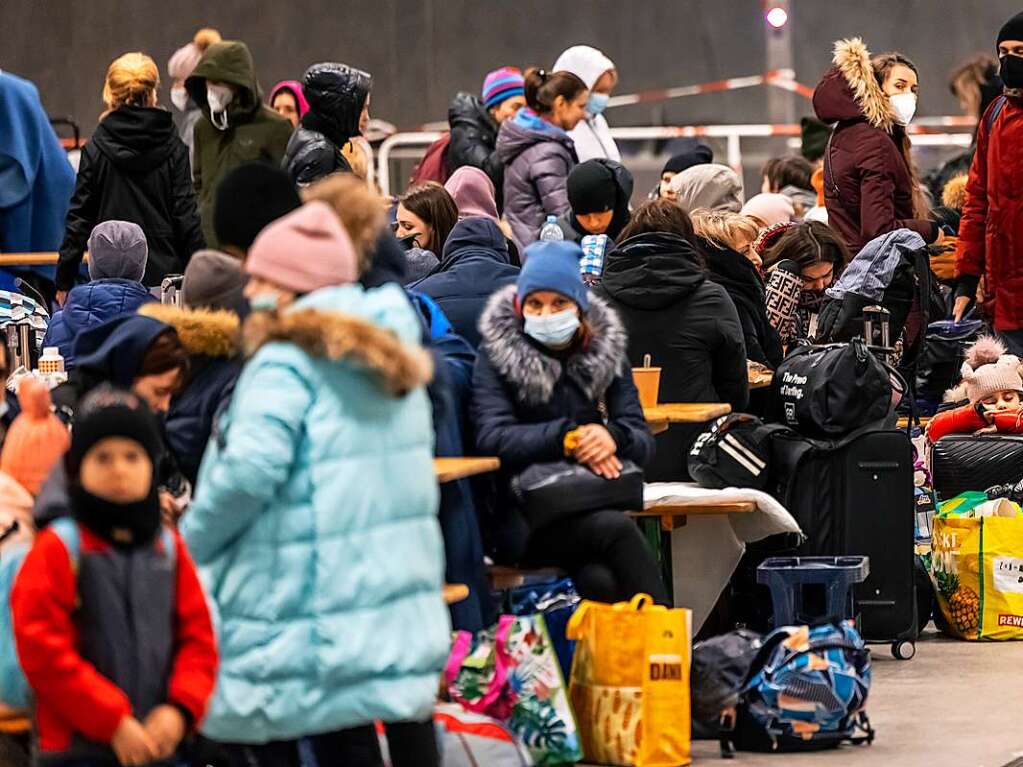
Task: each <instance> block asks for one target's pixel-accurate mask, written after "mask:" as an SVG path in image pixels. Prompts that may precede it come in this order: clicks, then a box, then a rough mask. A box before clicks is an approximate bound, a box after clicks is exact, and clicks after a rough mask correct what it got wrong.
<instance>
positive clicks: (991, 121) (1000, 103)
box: [985, 93, 1008, 131]
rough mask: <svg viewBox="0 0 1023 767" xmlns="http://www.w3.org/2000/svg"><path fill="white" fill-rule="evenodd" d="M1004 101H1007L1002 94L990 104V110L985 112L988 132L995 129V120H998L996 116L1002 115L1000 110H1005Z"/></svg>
mask: <svg viewBox="0 0 1023 767" xmlns="http://www.w3.org/2000/svg"><path fill="white" fill-rule="evenodd" d="M1006 101H1008V98H1007V97H1006V95H1005V94H1004V93H1003V94H1002V95H1001V96H999V97H998V98H996V99H995V100H994V102H993V103H992V104H991V108H990V109H988V111H987V120H985V122H986V123H987V129H988V131H990V130H991V129H992V128H993V127H995V120H997V119H998V115H1000V114H1001V113H1002V109H1004V108H1005V102H1006Z"/></svg>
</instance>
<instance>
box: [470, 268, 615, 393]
mask: <svg viewBox="0 0 1023 767" xmlns="http://www.w3.org/2000/svg"><path fill="white" fill-rule="evenodd" d="M515 290H516V288H515V286H514V285H508V286H506V287H504V288H502V289H501V290H498V291H497V292H496V293H494V295H492V296H491V297H490V300H489V301H488V302H487V308H486V309H485V310H484V312H483V315H482V316H481V317H480V333H481V335H482V338H483V341H482V346H483V350H484V351H485V352H486V354H487V356H488V357H489V358H490V362H491V364H492V365H493V366H494V369H495V370H496V371H497V373H498V375H500V376H501V377H502V378H503V379H504V380H505V381H507V382H508V383H509V384H510V385H511V386H512V388H513V389H514V390H515V396H516V398H517V399H518V400H519V402H520V403H522V404H524V405H527V406H531V407H532V406H536V405H541V404H543V403H545V402H548V401H550V398H551V396H552V395H553V394H554V387H555V386H556V385H557V383H558V381H559V380H560V379H561V376H562V372H563V370H564V372H565V373H566V374H567V375H568V376H569V377H570V378H572V380H574V381H575V382H576V383H577V384H578V385H579V386H580V387H581V388H582V390H583V391H584V392H586V395H587V396H588V397H590V398H591V399H592V400H593V401H594V402H596V401H597V400H599V399H600V398H601V397H603V396H604V392H606V391H607V388H608V387H609V386H610V385H611V382H612V381H613V380H614V379H615V376H618V375H621V374H623V373H625V371H626V369H627V360H626V356H625V352H626V345H627V342H628V336H627V334H626V332H625V327H624V326H623V325H622V322H621V320H620V319H619V318H618V315H617V314H616V313H615V311H614V309H612V308H611V307H609V306H608V305H607V304H606V303H605V302H604V300H603V299H601V298H599V297H597V296H594V295H590V308H589V309H588V310H587V311H586V322H587V324H588V325H589V327H590V331H591V337H590V340H589V343H588V344H587V346H586V347H585V348H584V349H582V350H581V351H578V352H576V353H574V354H572V355H571V356H570V357H569V358H568V359H567V360H566V361H564V362H562V360H560V359H558V358H556V357H553V356H551V355H548V354H545V353H544V352H543V351H541V350H540V349H539V348H538V347H537V346H536V345H535V344H534V343H533V342H532V341H530V340H529V338H528V337H527V336H526V334H525V333H524V332H523V330H522V317H521V316H519V314H518V312H517V311H516V310H515ZM563 366H564V368H563Z"/></svg>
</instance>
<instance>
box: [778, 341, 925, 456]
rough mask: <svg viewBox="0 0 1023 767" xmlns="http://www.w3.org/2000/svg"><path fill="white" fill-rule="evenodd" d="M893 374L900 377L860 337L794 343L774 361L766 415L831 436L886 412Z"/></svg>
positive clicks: (805, 431)
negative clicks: (814, 343)
mask: <svg viewBox="0 0 1023 767" xmlns="http://www.w3.org/2000/svg"><path fill="white" fill-rule="evenodd" d="M893 380H894V381H898V382H900V385H901V386H902V391H903V392H905V391H906V387H905V382H904V381H903V380H902V379H901V376H900V375H899V374H898V373H897V372H896V371H895V370H893V369H892V368H891V367H890V366H889V365H887V364H886V363H884V362H882V361H881V360H879V359H878V358H877V357H875V356H874V354H873V353H872V352H871V351H870V349H868V348H867V345H866V343H864V341H863V339H861V338H854V339H853V340H852V341H850V342H849V343H847V344H830V345H828V346H800V347H798V348H796V349H795V350H794V351H792V352H790V353H789V355H788V356H787V357H786V358H785V360H784V361H783V362H782V363H781V365H779V366H778V369H777V370H776V371H775V373H774V381H773V383H772V384H771V397H770V400H769V401H768V404H767V416H766V419H767V420H768V421H771V422H774V423H782V424H785V425H786V426H789V427H791V428H793V429H795V430H796V431H797V432H799V433H800V434H801V435H802V436H804V437H813V438H818V439H835V438H838V437H843V436H845V435H847V434H851V433H852V432H853V431H855V430H856V429H859V428H861V427H863V426H865V425H867V424H871V423H878V424H881V423H883V422H884V421H885V420H886V419H888V417H889V415H890V414H891V413H892V394H893V391H894V390H895V389H894V386H893Z"/></svg>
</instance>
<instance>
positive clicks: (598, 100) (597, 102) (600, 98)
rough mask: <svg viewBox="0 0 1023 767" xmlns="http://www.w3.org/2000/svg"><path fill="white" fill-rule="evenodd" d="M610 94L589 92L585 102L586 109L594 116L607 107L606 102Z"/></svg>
mask: <svg viewBox="0 0 1023 767" xmlns="http://www.w3.org/2000/svg"><path fill="white" fill-rule="evenodd" d="M610 98H611V97H610V96H608V95H607V94H606V93H592V92H591V93H590V99H589V101H587V102H586V111H587V112H589V113H590V114H591V115H593V116H594V117H596V116H597V115H599V114H600V113H601V112H603V111H604V110H605V109H607V102H608V101H609V100H610Z"/></svg>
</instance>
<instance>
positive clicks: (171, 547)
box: [160, 525, 178, 567]
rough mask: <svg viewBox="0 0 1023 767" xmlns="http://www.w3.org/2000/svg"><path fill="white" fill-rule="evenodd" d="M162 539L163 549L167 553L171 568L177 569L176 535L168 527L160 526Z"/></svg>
mask: <svg viewBox="0 0 1023 767" xmlns="http://www.w3.org/2000/svg"><path fill="white" fill-rule="evenodd" d="M160 539H161V540H162V541H163V549H164V551H166V552H167V558H168V559H169V560H170V563H171V567H177V564H178V547H177V545H175V542H174V533H172V532H171V530H170V528H169V527H167V526H166V525H160Z"/></svg>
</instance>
